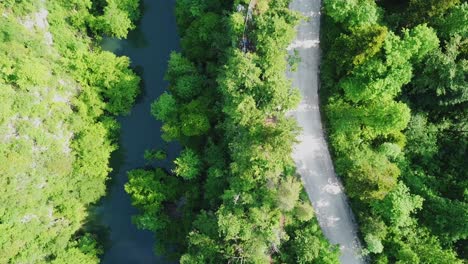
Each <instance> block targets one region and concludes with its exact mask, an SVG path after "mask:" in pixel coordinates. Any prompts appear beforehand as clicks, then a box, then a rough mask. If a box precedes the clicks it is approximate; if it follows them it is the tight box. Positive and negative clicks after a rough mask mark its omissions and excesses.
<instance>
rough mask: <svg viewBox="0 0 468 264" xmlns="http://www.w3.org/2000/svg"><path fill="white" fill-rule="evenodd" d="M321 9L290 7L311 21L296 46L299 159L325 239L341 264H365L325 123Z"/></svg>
mask: <svg viewBox="0 0 468 264" xmlns="http://www.w3.org/2000/svg"><path fill="white" fill-rule="evenodd" d="M320 6H321V3H320V0H293V1H292V3H291V6H290V7H291V9H293V10H296V11H299V12H300V13H302V14H303V15H305V16H306V17H308V19H307V20H306V21H303V22H302V23H301V24H300V25H299V26H298V28H297V37H296V40H295V41H294V42H293V43H292V44H291V46H290V48H291V49H296V50H297V51H298V52H299V55H300V58H301V62H300V63H299V65H298V67H297V70H296V71H295V72H291V73H289V76H290V77H291V79H292V81H293V85H294V86H295V87H297V88H298V89H299V90H300V92H301V94H302V102H301V104H300V105H299V107H298V109H297V110H296V111H294V112H292V113H291V114H292V115H293V116H294V117H295V118H296V120H297V121H298V123H299V125H300V126H301V127H302V133H301V135H300V136H299V141H300V143H299V144H297V145H296V146H295V149H294V153H293V158H294V160H295V162H296V165H297V170H298V173H299V174H300V175H301V177H302V180H303V183H304V186H305V189H306V191H307V194H308V195H309V198H310V200H311V202H312V204H313V206H314V208H315V211H316V214H317V219H318V221H319V224H320V226H321V228H322V230H323V233H324V234H325V236H326V237H327V238H328V240H329V241H330V242H331V243H332V244H338V245H339V247H340V249H341V256H340V261H341V263H346V264H355V263H365V262H366V261H365V259H364V258H363V257H361V245H360V242H359V239H358V237H357V226H356V224H355V221H354V217H353V213H352V211H351V209H350V206H349V203H348V200H347V197H346V195H345V193H344V192H343V187H342V185H341V182H340V181H339V179H338V178H337V176H336V174H335V171H334V168H333V163H332V160H331V157H330V153H329V151H328V147H327V143H326V141H325V136H324V132H323V127H322V122H321V119H320V110H319V98H318V87H319V78H318V76H319V64H320V48H319V32H320Z"/></svg>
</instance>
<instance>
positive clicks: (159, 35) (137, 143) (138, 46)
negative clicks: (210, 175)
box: [96, 0, 179, 264]
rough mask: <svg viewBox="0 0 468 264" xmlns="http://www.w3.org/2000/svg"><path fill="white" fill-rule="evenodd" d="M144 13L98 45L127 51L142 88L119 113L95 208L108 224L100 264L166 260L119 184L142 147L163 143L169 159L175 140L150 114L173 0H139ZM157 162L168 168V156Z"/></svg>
mask: <svg viewBox="0 0 468 264" xmlns="http://www.w3.org/2000/svg"><path fill="white" fill-rule="evenodd" d="M142 4H143V9H144V13H143V16H142V18H141V21H140V22H139V25H138V26H137V29H136V30H134V31H132V32H131V33H130V34H129V36H128V38H127V39H126V40H116V39H106V40H104V41H103V43H102V46H103V48H104V49H106V50H110V51H113V52H115V53H116V54H118V55H125V56H128V57H130V59H131V61H132V67H134V68H135V69H136V71H137V72H138V74H139V75H140V76H141V77H142V79H143V83H142V91H141V95H140V96H139V98H138V99H137V102H136V104H135V106H134V108H133V109H132V112H131V113H130V115H128V116H124V117H120V118H118V121H119V122H120V124H121V134H120V145H119V150H118V151H116V152H115V153H114V154H113V156H112V158H111V167H112V168H113V172H112V173H111V175H110V177H111V180H110V181H109V184H108V193H107V196H106V197H104V198H103V199H102V201H101V202H100V204H99V206H98V208H97V209H96V213H97V219H98V223H99V224H101V225H104V226H106V227H107V228H108V237H107V243H106V244H107V245H106V250H105V253H104V255H103V257H102V258H101V260H102V262H101V263H103V264H140V263H141V264H146V263H168V262H167V261H165V259H164V258H163V257H161V256H155V254H154V252H153V248H154V237H153V234H152V233H151V232H149V231H142V230H138V229H136V227H135V226H134V225H133V224H132V222H131V216H132V215H134V214H136V213H137V210H136V209H135V208H134V207H132V206H131V203H130V197H129V196H128V195H127V193H126V192H125V190H124V184H125V183H126V182H127V180H128V178H127V172H128V171H129V170H132V169H135V168H142V167H145V165H146V162H145V160H144V158H143V154H144V151H145V150H146V149H150V148H161V147H165V148H166V150H167V151H168V159H167V160H168V161H170V160H173V159H174V156H175V155H176V154H177V152H178V147H177V146H176V145H175V144H169V145H166V144H165V143H164V142H163V141H162V139H161V136H160V127H161V123H160V122H158V121H156V120H155V119H154V118H153V117H152V116H151V114H150V107H151V103H152V102H153V101H154V100H155V99H156V98H157V97H158V96H159V95H160V94H161V93H162V92H163V91H164V90H165V89H166V87H167V83H166V82H165V81H164V80H163V76H164V73H165V71H166V68H167V61H168V59H169V54H170V53H171V51H173V50H178V49H179V37H178V35H177V29H176V24H175V16H174V7H175V0H144V1H142ZM168 161H167V162H166V163H162V164H158V165H160V166H161V165H162V166H164V167H166V168H167V166H169V162H168Z"/></svg>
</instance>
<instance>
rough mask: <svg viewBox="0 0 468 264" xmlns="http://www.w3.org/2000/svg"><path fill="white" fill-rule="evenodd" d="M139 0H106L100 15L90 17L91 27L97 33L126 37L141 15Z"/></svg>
mask: <svg viewBox="0 0 468 264" xmlns="http://www.w3.org/2000/svg"><path fill="white" fill-rule="evenodd" d="M138 6H139V0H106V5H105V7H104V9H103V10H102V12H103V14H102V15H100V16H96V17H92V16H90V18H89V24H90V27H91V28H92V29H93V30H94V31H95V32H97V33H102V34H105V35H109V36H113V37H117V38H125V37H126V36H127V34H128V32H129V31H130V30H131V29H134V28H135V25H134V24H133V21H134V20H136V19H137V18H138V16H139V9H138Z"/></svg>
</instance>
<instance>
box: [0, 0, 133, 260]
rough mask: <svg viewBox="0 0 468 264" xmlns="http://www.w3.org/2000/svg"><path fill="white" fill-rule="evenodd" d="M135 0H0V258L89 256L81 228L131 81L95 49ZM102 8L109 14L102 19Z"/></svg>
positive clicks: (100, 189)
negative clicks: (102, 37) (117, 116)
mask: <svg viewBox="0 0 468 264" xmlns="http://www.w3.org/2000/svg"><path fill="white" fill-rule="evenodd" d="M137 7H138V1H132V0H128V1H113V0H109V1H104V0H103V1H93V2H91V1H84V0H74V1H70V0H54V1H47V2H46V1H34V0H25V1H21V0H6V1H2V2H0V13H1V14H2V15H1V16H0V54H1V60H0V101H1V103H0V142H1V143H0V263H66V264H70V263H98V262H99V259H98V257H97V254H98V253H100V246H98V245H97V243H96V240H95V236H94V235H93V234H90V233H89V232H87V230H86V229H85V228H83V222H84V221H85V219H86V217H87V215H88V214H89V212H88V206H89V205H90V204H92V203H94V202H96V201H97V200H98V199H99V198H100V197H101V196H103V195H104V194H105V192H106V185H105V182H106V178H107V177H108V173H109V171H110V168H109V166H108V160H109V156H110V153H111V152H112V151H113V150H115V149H116V148H117V145H116V142H115V139H116V133H117V131H118V123H117V122H116V121H115V119H114V117H115V116H116V115H119V114H125V113H128V112H129V111H130V109H131V106H132V104H133V101H134V99H135V97H136V95H137V94H138V91H139V82H140V78H139V77H138V76H136V75H135V74H134V73H133V72H132V70H130V69H129V59H128V58H125V57H117V56H115V55H114V54H112V53H110V52H104V51H102V50H101V49H100V47H99V45H97V42H96V40H98V39H99V38H100V36H101V35H104V34H105V35H114V36H117V37H124V36H125V35H126V34H127V32H128V30H130V29H132V28H133V24H132V20H134V19H136V18H137V16H138V10H139V9H138V8H137ZM110 17H111V19H110Z"/></svg>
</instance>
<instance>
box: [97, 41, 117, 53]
mask: <svg viewBox="0 0 468 264" xmlns="http://www.w3.org/2000/svg"><path fill="white" fill-rule="evenodd" d="M101 48H102V49H103V50H107V51H110V52H113V53H120V51H121V50H122V42H121V41H120V39H117V38H104V39H102V41H101Z"/></svg>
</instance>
